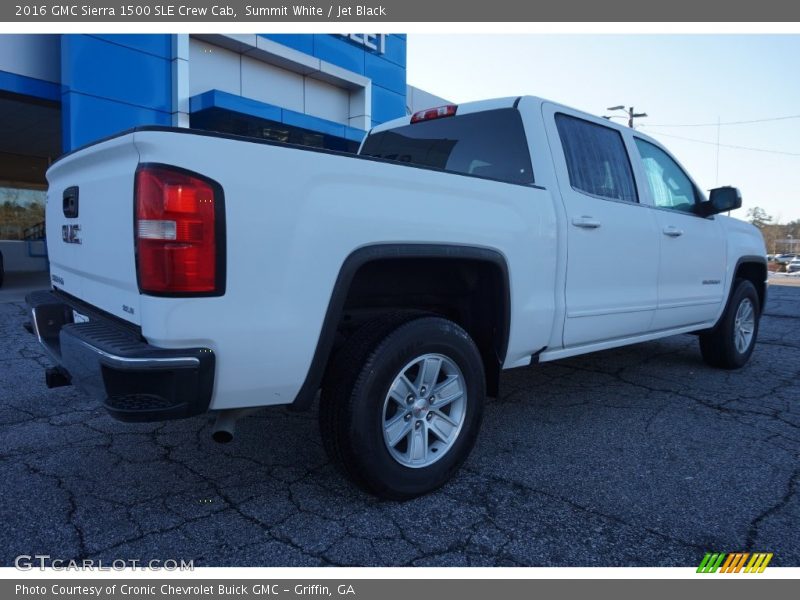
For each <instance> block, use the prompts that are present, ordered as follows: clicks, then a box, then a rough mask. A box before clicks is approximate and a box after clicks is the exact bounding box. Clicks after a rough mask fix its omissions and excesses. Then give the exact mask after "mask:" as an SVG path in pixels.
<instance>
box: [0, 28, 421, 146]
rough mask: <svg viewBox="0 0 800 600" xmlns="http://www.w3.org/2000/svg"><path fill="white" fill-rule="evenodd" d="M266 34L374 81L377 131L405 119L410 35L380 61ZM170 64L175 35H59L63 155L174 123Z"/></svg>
mask: <svg viewBox="0 0 800 600" xmlns="http://www.w3.org/2000/svg"><path fill="white" fill-rule="evenodd" d="M262 35H263V37H265V38H268V39H270V40H272V41H275V42H278V43H280V44H283V45H285V46H288V47H290V48H293V49H295V50H298V51H300V52H303V53H305V54H309V55H311V56H314V57H316V58H319V59H320V60H324V61H327V62H329V63H332V64H334V65H337V66H339V67H342V68H344V69H347V70H349V71H352V72H354V73H357V74H359V75H364V76H366V77H368V78H370V79H371V80H372V124H373V125H375V124H378V123H382V122H384V121H387V120H389V119H394V118H397V117H399V116H402V115H404V114H405V113H406V36H405V35H395V34H390V35H387V36H386V38H385V52H384V53H383V54H379V53H377V52H375V51H371V50H369V49H368V48H365V47H364V46H363V45H360V44H358V43H356V42H354V41H352V40H350V39H348V38H346V37H344V36H341V35H329V34H262ZM171 58H172V36H171V35H160V34H157V35H72V34H69V35H67V34H65V35H62V36H61V102H62V121H63V127H62V140H63V141H62V146H63V149H64V151H65V152H66V151H69V150H72V149H74V148H77V147H79V146H82V145H84V144H87V143H90V142H92V141H95V140H97V139H99V138H102V137H105V136H108V135H112V134H114V133H116V132H118V131H121V130H124V129H128V128H130V127H134V126H137V125H169V124H171V111H172V106H171V102H172V88H171V85H172V83H171V63H170V61H171ZM17 83H18V81H17ZM2 84H3V81H2V80H0V87H2ZM216 99H217V97H216V96H214V98H212V99H211V100H212V101H214V100H216ZM208 100H209V98H204V102H199V101H196V100H193V102H192V107H191V110H192V112H194V111H196V110H202V109H203V107H205V106H206V105H207V102H208ZM228 100H229V101H230V102H231V103H233V104H232V105H231V107H229V108H231V109H233V108H234V107H235V106H238V105H241V102H245V103H246V102H247V99H244V98H241V99H240V101H241V102H240V103H239V104H238V105H237V104H236V103H235V102H234V99H232V98H231V99H228ZM275 108H276V109H278V110H281V112H280V116H281V119H280V121H281V122H286V123H287V124H295V125H297V126H300V127H308V128H312V129H314V130H315V131H321V132H324V133H328V134H331V132H333V131H336V132H338V131H339V130H340V129H341V131H342V137H343V138H346V139H350V140H354V139H356V138H357V137H358V135H359V132H358V131H356V130H353V129H352V128H350V127H344V126H342V125H340V124H336V123H332V122H328V121H325V120H324V119H317V118H315V117H310V116H308V115H303V114H300V113H295V112H293V111H287V110H285V109H280V107H275ZM284 117H286V118H285V119H284Z"/></svg>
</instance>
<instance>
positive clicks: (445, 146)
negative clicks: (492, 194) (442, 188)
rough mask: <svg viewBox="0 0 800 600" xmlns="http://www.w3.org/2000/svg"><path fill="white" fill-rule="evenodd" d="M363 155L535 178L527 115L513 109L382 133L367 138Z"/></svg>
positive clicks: (503, 177) (502, 177) (513, 179)
mask: <svg viewBox="0 0 800 600" xmlns="http://www.w3.org/2000/svg"><path fill="white" fill-rule="evenodd" d="M360 154H361V156H371V157H374V158H382V159H385V160H391V161H396V162H400V163H405V164H409V165H414V166H418V167H425V168H432V169H441V170H443V171H448V172H451V173H460V174H462V175H471V176H474V177H482V178H486V179H495V180H498V181H505V182H508V183H516V184H523V185H524V184H530V183H533V182H534V179H533V169H532V168H531V158H530V153H529V152H528V143H527V140H526V138H525V132H524V129H523V126H522V119H521V117H520V114H519V111H518V110H516V109H514V108H502V109H496V110H488V111H482V112H476V113H470V114H466V115H458V114H456V115H455V116H444V117H440V118H435V119H430V120H425V121H419V122H417V123H412V124H410V125H405V126H403V127H397V128H395V129H389V130H387V131H380V132H378V133H375V134H372V135H370V136H368V137H367V139H366V140H365V141H364V145H363V147H362V148H361V152H360Z"/></svg>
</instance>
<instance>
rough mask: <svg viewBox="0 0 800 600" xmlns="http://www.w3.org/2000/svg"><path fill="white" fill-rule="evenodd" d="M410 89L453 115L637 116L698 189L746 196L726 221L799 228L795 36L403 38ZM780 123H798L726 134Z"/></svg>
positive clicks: (798, 40)
mask: <svg viewBox="0 0 800 600" xmlns="http://www.w3.org/2000/svg"><path fill="white" fill-rule="evenodd" d="M408 83H409V84H410V85H413V86H415V87H418V88H421V89H423V90H425V91H427V92H430V93H432V94H436V95H438V96H441V97H443V98H446V99H448V100H451V101H454V102H456V103H458V102H467V101H471V100H481V99H485V98H496V97H502V96H519V95H526V94H529V95H534V96H540V97H543V98H547V99H549V100H553V101H555V102H558V103H561V104H566V105H569V106H572V107H574V108H577V109H580V110H584V111H586V112H589V113H592V114H596V115H606V114H615V113H609V111H607V110H606V108H607V107H611V106H617V105H621V104H622V105H625V106H631V105H633V106H634V108H635V109H636V111H637V112H646V113H647V114H648V115H649V116H648V117H647V118H643V119H637V122H636V127H637V129H641V130H642V131H643V132H645V133H647V134H649V135H651V136H653V137H654V138H656V139H658V140H659V141H660V142H662V143H663V144H664V145H665V146H666V147H667V148H668V149H669V150H670V151H671V152H672V154H673V155H675V156H676V157H677V158H678V160H679V161H680V162H681V163H682V164H683V166H684V167H685V168H686V169H687V170H688V171H689V173H690V174H691V176H692V177H693V178H694V179H695V181H697V183H698V184H699V185H700V187H702V188H703V189H705V190H708V189H711V188H714V187H718V186H722V185H734V186H736V187H738V188H739V189H740V190H741V191H742V197H743V204H742V208H741V209H739V210H738V211H736V212H734V213H732V216H736V217H738V218H740V219H745V218H746V212H747V209H749V208H752V207H756V206H759V207H761V208H763V209H764V210H765V211H766V212H767V213H768V214H769V215H771V216H772V217H773V218H774V219H775V220H776V221H779V222H784V223H785V222H788V221H792V220H795V219H800V185H798V182H799V181H800V178H799V177H798V175H800V35H722V34H719V35H674V34H654V35H610V34H609V35H599V34H598V35H594V34H592V35H588V34H573V35H568V34H553V35H544V34H519V35H517V34H513V35H501V34H490V35H475V34H452V33H451V34H443V35H433V34H409V36H408ZM616 114H621V113H619V112H618V113H616ZM779 117H794V118H786V119H780V120H775V121H768V122H761V123H749V124H737V125H724V123H727V122H731V121H749V120H758V119H774V118H779ZM717 121H720V122H722V123H723V125H722V126H720V127H719V128H718V127H717V125H716V123H717ZM707 123H713V125H712V126H700V127H697V126H691V127H678V125H697V124H707ZM663 125H669V127H665V126H663ZM718 131H719V144H720V146H719V149H718V148H717V145H716V144H717V133H718ZM674 136H677V137H674ZM679 138H690V139H691V140H695V141H688V140H686V139H679ZM701 142H706V143H701ZM729 146H740V147H747V148H757V149H761V150H770V151H772V152H757V151H753V150H744V149H741V148H731V147H729ZM779 152H783V153H787V154H779ZM717 169H718V172H717Z"/></svg>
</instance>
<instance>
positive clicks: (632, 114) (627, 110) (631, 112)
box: [603, 104, 647, 129]
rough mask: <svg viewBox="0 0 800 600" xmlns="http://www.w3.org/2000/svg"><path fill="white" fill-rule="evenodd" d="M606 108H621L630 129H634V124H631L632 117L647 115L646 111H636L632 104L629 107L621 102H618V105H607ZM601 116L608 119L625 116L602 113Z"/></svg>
mask: <svg viewBox="0 0 800 600" xmlns="http://www.w3.org/2000/svg"><path fill="white" fill-rule="evenodd" d="M606 110H621V111H623V112H624V113H625V114H626V115H627V119H628V127H630V128H631V129H634V126H633V120H634V119H638V118H640V117H646V116H647V113H644V112H642V113H637V112H636V111H635V110H634V109H633V107H632V106H629V107H627V108H626V107H625V106H623V105H622V104H620V105H619V106H609V107H608V108H607V109H606ZM603 118H604V119H609V120H610V119H615V118H616V119H624V118H626V117H623V116H622V115H603Z"/></svg>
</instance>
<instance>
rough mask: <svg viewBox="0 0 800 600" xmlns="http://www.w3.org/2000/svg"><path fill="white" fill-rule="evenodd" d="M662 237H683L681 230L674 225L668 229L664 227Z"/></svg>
mask: <svg viewBox="0 0 800 600" xmlns="http://www.w3.org/2000/svg"><path fill="white" fill-rule="evenodd" d="M664 235H668V236H669V237H681V236H682V235H683V230H682V229H678V228H677V227H675V226H674V225H670V226H669V227H664Z"/></svg>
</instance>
